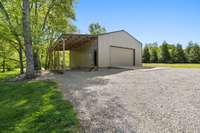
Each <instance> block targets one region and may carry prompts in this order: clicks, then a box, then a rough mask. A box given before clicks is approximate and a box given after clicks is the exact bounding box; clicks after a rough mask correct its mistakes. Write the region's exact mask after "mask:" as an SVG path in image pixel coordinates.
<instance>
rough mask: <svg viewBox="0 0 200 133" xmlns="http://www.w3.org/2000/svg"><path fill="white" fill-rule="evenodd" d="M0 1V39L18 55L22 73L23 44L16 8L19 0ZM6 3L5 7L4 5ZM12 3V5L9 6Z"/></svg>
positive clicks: (18, 12)
mask: <svg viewBox="0 0 200 133" xmlns="http://www.w3.org/2000/svg"><path fill="white" fill-rule="evenodd" d="M12 2H13V1H9V0H7V1H0V13H1V14H0V17H1V19H0V35H1V39H3V40H6V41H7V42H9V43H8V44H10V45H11V46H12V47H13V48H14V49H15V50H16V51H17V52H18V55H19V64H20V73H21V74H23V73H24V71H23V69H24V67H23V45H22V41H21V36H20V34H21V30H20V28H21V26H20V24H19V22H20V20H19V18H20V15H19V14H20V13H21V10H18V9H19V8H18V7H19V6H21V2H20V1H15V4H12ZM4 4H5V5H7V6H6V7H5V6H4ZM9 5H12V6H9Z"/></svg>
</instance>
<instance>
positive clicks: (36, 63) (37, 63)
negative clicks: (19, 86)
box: [33, 50, 41, 71]
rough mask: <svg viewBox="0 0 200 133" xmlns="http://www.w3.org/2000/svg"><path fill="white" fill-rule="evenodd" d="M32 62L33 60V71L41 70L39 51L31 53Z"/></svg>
mask: <svg viewBox="0 0 200 133" xmlns="http://www.w3.org/2000/svg"><path fill="white" fill-rule="evenodd" d="M33 60H34V68H35V70H37V71H39V70H41V63H40V57H39V50H35V51H34V52H33Z"/></svg>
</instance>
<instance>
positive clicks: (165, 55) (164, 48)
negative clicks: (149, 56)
mask: <svg viewBox="0 0 200 133" xmlns="http://www.w3.org/2000/svg"><path fill="white" fill-rule="evenodd" d="M160 49H161V60H162V62H163V63H169V62H170V53H169V50H168V43H167V42H165V41H164V42H163V44H162V45H161V47H160Z"/></svg>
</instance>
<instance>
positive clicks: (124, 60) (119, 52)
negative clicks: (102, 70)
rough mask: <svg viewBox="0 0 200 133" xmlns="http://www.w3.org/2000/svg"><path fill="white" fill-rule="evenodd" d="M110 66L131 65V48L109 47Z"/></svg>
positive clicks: (132, 60) (132, 57) (132, 58)
mask: <svg viewBox="0 0 200 133" xmlns="http://www.w3.org/2000/svg"><path fill="white" fill-rule="evenodd" d="M110 64H111V66H133V64H134V56H133V49H127V48H119V47H113V46H111V47H110Z"/></svg>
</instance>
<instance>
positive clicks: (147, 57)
mask: <svg viewBox="0 0 200 133" xmlns="http://www.w3.org/2000/svg"><path fill="white" fill-rule="evenodd" d="M149 62H150V53H149V48H148V46H147V45H146V46H145V47H144V51H143V63H149Z"/></svg>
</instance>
